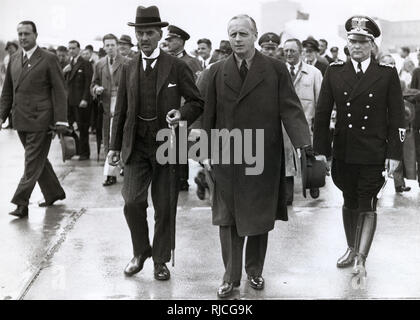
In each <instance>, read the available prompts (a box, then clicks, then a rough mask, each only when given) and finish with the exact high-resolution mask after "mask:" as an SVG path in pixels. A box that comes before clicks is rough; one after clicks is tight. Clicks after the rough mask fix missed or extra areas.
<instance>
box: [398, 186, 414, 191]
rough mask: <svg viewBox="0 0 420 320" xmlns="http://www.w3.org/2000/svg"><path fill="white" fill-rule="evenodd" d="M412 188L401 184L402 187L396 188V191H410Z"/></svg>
mask: <svg viewBox="0 0 420 320" xmlns="http://www.w3.org/2000/svg"><path fill="white" fill-rule="evenodd" d="M410 190H411V187H404V186H400V187H396V188H395V192H398V193H403V192H407V191H410Z"/></svg>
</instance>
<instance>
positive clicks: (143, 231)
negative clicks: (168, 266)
mask: <svg viewBox="0 0 420 320" xmlns="http://www.w3.org/2000/svg"><path fill="white" fill-rule="evenodd" d="M141 128H142V129H141V130H143V132H142V133H141V136H140V135H139V134H137V136H136V141H135V147H134V150H133V153H132V154H131V156H130V160H129V161H128V163H126V164H125V167H124V184H123V189H122V195H123V198H124V201H125V205H124V215H125V218H126V220H127V224H128V227H129V229H130V233H131V240H132V244H133V253H134V255H135V256H136V255H139V254H145V253H147V252H150V250H152V256H153V261H154V262H155V263H166V262H168V261H169V260H170V258H171V230H170V208H171V205H172V209H174V207H175V210H176V202H175V203H172V204H171V203H170V197H169V193H170V183H169V165H160V164H159V163H157V161H156V149H157V143H156V138H155V137H156V132H155V131H154V130H147V129H145V125H143V126H141ZM174 180H176V181H178V180H179V178H178V176H176V177H175V179H174ZM150 184H151V185H152V187H151V192H152V201H153V206H154V209H155V215H154V218H155V232H154V237H153V246H152V247H151V246H150V241H149V228H148V224H147V211H146V209H147V207H148V203H147V195H148V189H149V186H150ZM175 199H176V198H175Z"/></svg>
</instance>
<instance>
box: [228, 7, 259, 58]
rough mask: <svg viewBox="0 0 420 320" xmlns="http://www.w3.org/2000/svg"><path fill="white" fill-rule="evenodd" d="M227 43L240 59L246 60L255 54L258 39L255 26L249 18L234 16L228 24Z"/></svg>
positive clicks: (246, 16) (242, 15)
mask: <svg viewBox="0 0 420 320" xmlns="http://www.w3.org/2000/svg"><path fill="white" fill-rule="evenodd" d="M228 35H229V42H230V45H231V47H232V50H233V52H234V53H235V54H236V55H237V56H238V57H239V58H241V59H248V58H250V57H252V55H253V54H254V53H255V41H257V39H258V31H257V25H256V23H255V21H254V19H252V18H251V17H250V16H248V15H246V14H241V15H237V16H234V17H233V18H232V19H230V21H229V23H228Z"/></svg>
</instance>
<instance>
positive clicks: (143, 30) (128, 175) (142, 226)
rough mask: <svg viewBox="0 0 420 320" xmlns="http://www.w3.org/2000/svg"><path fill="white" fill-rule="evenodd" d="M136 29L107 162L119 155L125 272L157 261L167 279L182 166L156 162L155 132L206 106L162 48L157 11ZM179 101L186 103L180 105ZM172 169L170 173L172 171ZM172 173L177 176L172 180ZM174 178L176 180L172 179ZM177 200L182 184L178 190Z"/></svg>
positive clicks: (146, 11)
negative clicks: (128, 254) (128, 248)
mask: <svg viewBox="0 0 420 320" xmlns="http://www.w3.org/2000/svg"><path fill="white" fill-rule="evenodd" d="M128 25H129V26H133V27H135V31H136V37H137V40H138V43H139V48H140V52H139V53H138V54H137V55H136V56H135V57H134V58H133V59H132V60H130V61H129V62H128V63H127V64H125V65H123V66H122V70H121V77H120V82H119V87H118V95H117V105H116V110H115V114H114V124H113V128H112V136H111V144H110V151H109V153H108V160H109V161H110V164H112V165H116V163H117V162H118V161H119V159H120V152H121V155H122V160H123V162H124V164H125V167H124V185H123V189H122V195H123V198H124V201H125V205H124V215H125V218H126V220H127V224H128V227H129V229H130V232H131V240H132V244H133V255H134V257H133V258H132V259H131V261H130V262H129V263H128V265H127V267H126V268H125V270H124V272H125V274H126V275H127V276H132V275H134V274H135V273H137V272H139V271H140V270H142V269H143V264H144V262H145V260H146V259H147V258H149V257H150V256H153V261H154V277H155V279H157V280H168V279H169V278H170V272H169V269H168V268H167V266H166V263H167V262H168V261H169V260H170V256H171V229H170V213H171V208H175V210H176V203H173V202H170V198H171V196H170V195H169V194H170V192H171V189H170V184H172V183H171V182H173V183H174V184H175V185H176V184H179V183H177V182H179V176H178V173H179V172H178V170H177V169H178V166H174V167H175V168H174V169H173V171H170V169H171V167H170V166H169V164H161V163H159V162H158V160H157V159H156V151H157V149H158V147H159V146H160V145H161V143H160V142H157V141H156V135H157V132H158V131H159V130H161V129H167V128H168V123H169V124H170V125H178V122H179V120H181V119H182V120H185V121H187V125H188V124H190V123H193V122H194V121H195V119H196V118H197V117H198V116H199V115H200V114H201V113H202V110H203V104H204V102H203V101H202V99H201V98H200V94H199V92H198V89H197V87H196V86H195V84H194V76H193V73H192V71H191V70H190V68H189V67H188V66H187V64H186V63H185V62H184V61H182V60H181V59H178V58H176V57H173V56H171V55H169V54H167V53H165V52H163V51H162V50H160V49H159V48H158V42H159V40H161V39H162V29H161V28H162V27H166V26H168V23H167V22H161V20H160V15H159V10H158V8H157V7H156V6H151V7H148V8H145V7H142V6H139V7H138V8H137V15H136V22H135V23H129V24H128ZM181 97H183V98H184V99H185V103H184V105H182V106H181ZM171 170H172V169H171ZM170 172H171V173H173V174H174V175H172V178H176V179H174V180H175V181H174V180H172V179H170V178H171V177H170ZM174 176H175V177H174ZM150 185H151V186H152V187H151V193H152V201H153V205H154V209H155V215H154V217H155V232H154V239H153V244H152V246H151V245H150V240H149V229H148V225H147V219H146V218H147V211H146V209H147V206H148V203H147V198H148V189H149V186H150ZM175 189H176V194H175V195H173V196H175V199H177V197H178V191H179V185H178V186H176V188H175Z"/></svg>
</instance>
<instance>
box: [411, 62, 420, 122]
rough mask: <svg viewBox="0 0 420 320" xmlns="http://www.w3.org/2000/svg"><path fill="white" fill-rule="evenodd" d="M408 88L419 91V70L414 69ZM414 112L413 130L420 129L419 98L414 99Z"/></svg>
mask: <svg viewBox="0 0 420 320" xmlns="http://www.w3.org/2000/svg"><path fill="white" fill-rule="evenodd" d="M410 88H413V89H420V68H416V69H414V70H413V77H412V79H411V85H410ZM415 110H416V111H415V112H416V115H415V118H414V128H415V129H420V96H419V97H416V101H415Z"/></svg>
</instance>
